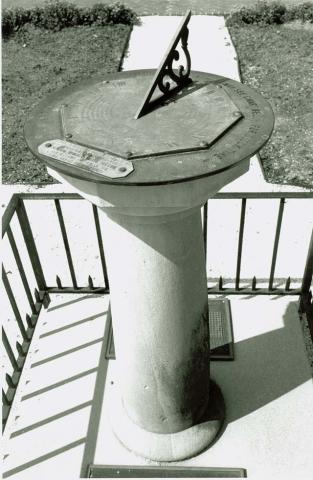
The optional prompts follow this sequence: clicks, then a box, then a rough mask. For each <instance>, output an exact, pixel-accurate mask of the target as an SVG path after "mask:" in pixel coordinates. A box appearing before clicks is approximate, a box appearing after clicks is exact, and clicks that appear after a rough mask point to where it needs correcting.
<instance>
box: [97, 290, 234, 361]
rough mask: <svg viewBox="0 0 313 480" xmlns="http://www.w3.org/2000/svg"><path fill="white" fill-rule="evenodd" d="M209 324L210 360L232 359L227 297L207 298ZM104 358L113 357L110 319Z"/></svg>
mask: <svg viewBox="0 0 313 480" xmlns="http://www.w3.org/2000/svg"><path fill="white" fill-rule="evenodd" d="M209 326H210V347H211V360H234V338H233V329H232V320H231V312H230V301H229V300H228V299H227V298H213V299H210V300H209ZM106 358H107V359H109V360H114V359H115V348H114V337H113V329H112V321H111V319H110V333H109V337H108V343H107V349H106Z"/></svg>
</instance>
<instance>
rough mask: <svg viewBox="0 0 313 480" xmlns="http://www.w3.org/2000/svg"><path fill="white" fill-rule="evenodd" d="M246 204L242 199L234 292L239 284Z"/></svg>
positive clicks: (245, 200)
mask: <svg viewBox="0 0 313 480" xmlns="http://www.w3.org/2000/svg"><path fill="white" fill-rule="evenodd" d="M246 203H247V199H246V198H243V199H242V200H241V213H240V226H239V237H238V249H237V266H236V280H235V289H236V290H239V284H240V269H241V256H242V244H243V232H244V227H245V218H246Z"/></svg>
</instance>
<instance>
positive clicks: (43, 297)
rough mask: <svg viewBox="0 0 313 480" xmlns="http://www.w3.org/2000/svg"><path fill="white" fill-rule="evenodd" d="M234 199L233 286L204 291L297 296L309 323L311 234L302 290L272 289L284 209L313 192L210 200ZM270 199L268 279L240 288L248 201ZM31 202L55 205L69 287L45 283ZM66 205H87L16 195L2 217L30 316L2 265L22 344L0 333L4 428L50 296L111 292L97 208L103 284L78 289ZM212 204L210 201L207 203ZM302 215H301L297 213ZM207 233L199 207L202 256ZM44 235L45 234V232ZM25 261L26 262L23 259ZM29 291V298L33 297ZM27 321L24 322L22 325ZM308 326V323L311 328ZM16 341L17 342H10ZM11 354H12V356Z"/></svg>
mask: <svg viewBox="0 0 313 480" xmlns="http://www.w3.org/2000/svg"><path fill="white" fill-rule="evenodd" d="M225 199H227V200H237V201H240V202H241V210H240V221H239V230H238V245H237V258H236V269H235V278H234V286H233V287H227V286H225V282H224V278H223V276H220V277H219V278H218V280H217V282H216V285H215V286H213V287H208V293H209V294H224V295H229V294H237V295H238V294H240V295H243V294H244V295H246V294H248V295H298V296H299V297H300V308H301V311H302V312H305V313H306V314H307V315H308V316H309V318H310V319H311V322H312V295H311V293H310V288H311V282H312V274H313V234H312V236H311V241H310V244H309V248H308V253H307V259H306V263H305V265H303V272H304V273H303V277H302V279H301V286H300V287H299V286H297V287H293V286H292V285H291V275H290V276H288V277H287V278H286V279H285V284H284V286H283V287H280V286H277V285H276V286H275V285H274V282H275V267H276V262H277V255H278V251H279V245H280V239H281V231H282V229H281V227H282V222H283V216H284V208H285V201H286V199H299V200H305V199H313V193H309V192H308V193H283V192H282V193H219V194H217V195H216V196H215V197H214V200H225ZM258 199H270V200H272V201H273V202H279V208H278V215H277V220H276V226H275V234H274V243H273V248H272V252H271V262H270V271H269V276H268V278H267V279H266V282H267V286H266V287H264V286H263V287H260V286H258V281H257V279H256V277H255V276H252V278H251V279H250V282H249V286H242V285H241V280H242V279H241V267H242V253H243V249H244V245H245V221H246V209H247V202H249V201H250V200H258ZM29 200H37V201H38V200H40V201H46V200H50V201H53V202H54V209H55V212H56V216H57V220H58V228H59V231H60V234H61V238H62V242H63V246H64V252H65V257H66V261H67V265H68V269H69V273H70V278H71V285H63V283H62V280H61V278H60V276H59V275H56V279H55V284H50V285H49V284H47V282H46V272H44V269H43V266H42V262H41V260H40V255H39V254H38V249H37V245H36V242H35V238H34V234H33V229H32V227H31V223H30V221H29V216H28V213H27V209H26V207H25V203H27V201H29ZM67 200H80V201H82V202H86V201H85V200H83V199H82V198H81V197H80V196H79V195H77V194H68V193H67V194H47V193H36V194H15V195H13V197H12V199H11V201H10V203H9V205H8V207H7V209H6V211H5V213H4V216H3V229H2V237H4V236H6V237H7V240H8V242H9V245H10V248H11V251H12V253H13V257H14V259H15V262H16V267H17V271H18V274H19V276H20V280H21V283H22V285H23V289H24V292H25V295H26V298H27V301H28V311H27V312H21V311H20V308H19V305H18V300H17V298H18V295H16V294H15V293H14V290H13V289H12V287H11V283H10V280H9V277H8V274H7V270H6V268H5V266H3V267H2V279H3V284H4V289H5V291H6V294H7V297H8V300H9V304H10V307H11V310H12V312H13V316H14V319H15V320H16V325H17V328H18V331H19V334H20V336H21V338H22V342H21V343H20V342H18V341H17V342H15V348H13V346H12V339H10V338H9V335H8V333H7V332H6V328H5V327H3V328H2V338H3V345H4V350H5V352H6V355H7V358H8V362H9V364H10V366H11V373H6V374H5V379H6V383H7V389H6V391H5V390H2V395H3V422H4V424H5V422H6V420H7V418H8V415H9V412H10V407H11V405H12V402H13V399H14V395H15V391H16V387H17V384H18V380H19V377H20V374H21V371H22V368H23V365H24V362H25V358H26V355H27V351H28V348H29V345H30V342H31V339H32V336H33V333H34V329H35V326H36V323H37V320H38V316H39V314H40V310H41V308H42V307H43V306H44V307H47V306H48V305H49V301H50V297H49V294H53V293H97V294H99V293H102V294H108V293H109V280H108V274H107V268H106V261H105V254H104V249H103V240H102V233H101V228H100V221H99V215H98V209H97V207H96V206H94V205H90V207H91V211H90V213H91V219H92V221H93V223H94V228H95V234H96V240H97V248H98V251H99V259H100V264H101V272H102V277H103V281H102V282H101V285H95V284H94V281H93V279H92V276H91V275H88V278H87V279H86V282H85V283H86V285H80V284H79V282H78V280H77V275H76V270H75V265H74V261H73V256H72V250H71V245H70V241H69V237H68V231H67V225H66V221H65V219H64V215H63V209H62V204H63V202H65V201H67ZM209 202H210V200H209ZM300 213H301V212H300ZM13 217H16V218H17V220H18V224H19V226H20V230H21V232H22V237H23V241H24V244H25V246H26V250H27V253H28V257H29V261H30V265H31V269H32V273H33V275H34V278H35V282H36V284H35V285H34V286H32V285H30V281H29V279H28V275H27V271H26V269H25V267H24V262H23V259H22V258H21V255H20V246H19V245H18V244H17V242H16V239H15V236H14V232H13V230H12V228H11V221H12V218H13ZM207 231H208V203H207V204H206V205H205V206H204V207H203V236H204V245H205V252H206V253H207V243H208V238H207ZM47 233H48V232H47ZM24 260H25V259H24ZM32 292H33V293H32ZM23 318H24V319H25V321H24V320H23ZM311 325H312V324H311ZM14 341H15V340H14ZM14 350H15V353H14Z"/></svg>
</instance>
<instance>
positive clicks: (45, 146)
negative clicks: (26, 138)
mask: <svg viewBox="0 0 313 480" xmlns="http://www.w3.org/2000/svg"><path fill="white" fill-rule="evenodd" d="M38 152H39V153H40V154H41V155H45V156H46V157H49V158H52V159H54V160H58V161H59V162H61V163H65V164H68V165H74V166H75V167H76V168H80V169H82V170H86V171H89V172H96V173H98V174H100V175H104V176H105V177H108V178H123V177H126V176H127V175H129V174H130V173H131V172H132V171H133V170H134V167H133V164H132V162H130V161H128V160H123V159H121V158H118V157H114V156H113V155H110V154H108V153H106V152H99V151H98V150H93V149H91V148H86V147H84V146H82V145H77V144H75V143H71V142H67V141H65V140H59V139H55V140H47V141H46V142H44V143H42V144H41V145H39V147H38Z"/></svg>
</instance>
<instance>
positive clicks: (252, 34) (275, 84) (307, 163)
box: [230, 22, 313, 188]
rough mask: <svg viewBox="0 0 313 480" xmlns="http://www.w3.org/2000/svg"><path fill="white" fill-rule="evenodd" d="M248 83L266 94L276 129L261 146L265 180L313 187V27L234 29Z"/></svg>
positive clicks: (243, 27)
mask: <svg viewBox="0 0 313 480" xmlns="http://www.w3.org/2000/svg"><path fill="white" fill-rule="evenodd" d="M230 32H231V36H232V39H233V41H234V44H235V47H236V50H237V53H238V57H239V59H240V69H241V75H242V80H243V82H244V83H247V84H248V85H250V86H252V87H254V88H255V89H256V90H258V91H259V92H260V93H262V94H263V95H264V97H265V98H267V99H268V100H269V101H270V103H271V105H272V107H273V110H274V113H275V119H276V120H275V130H274V133H273V136H272V138H271V140H270V141H269V143H268V144H267V145H266V146H265V147H264V148H263V149H262V150H261V152H260V153H261V160H262V164H263V168H264V171H265V175H266V179H267V181H269V182H272V183H282V184H289V185H296V186H301V187H308V188H313V107H312V105H313V89H312V84H313V56H312V51H313V27H312V25H309V24H304V25H303V24H301V23H300V22H293V23H290V24H284V25H274V26H266V27H262V26H257V25H251V26H250V25H247V26H240V27H231V28H230Z"/></svg>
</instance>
